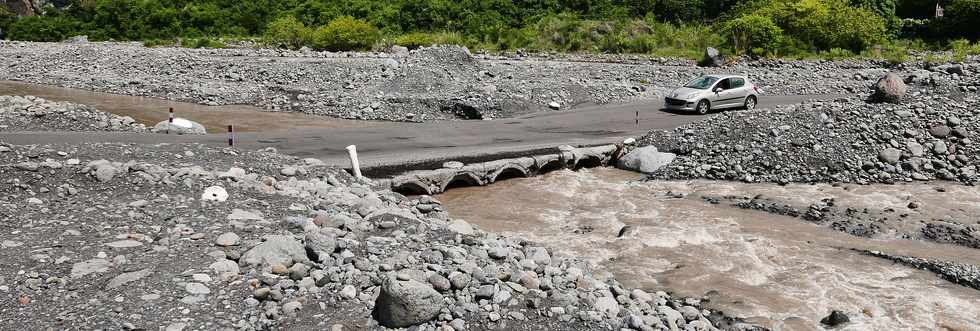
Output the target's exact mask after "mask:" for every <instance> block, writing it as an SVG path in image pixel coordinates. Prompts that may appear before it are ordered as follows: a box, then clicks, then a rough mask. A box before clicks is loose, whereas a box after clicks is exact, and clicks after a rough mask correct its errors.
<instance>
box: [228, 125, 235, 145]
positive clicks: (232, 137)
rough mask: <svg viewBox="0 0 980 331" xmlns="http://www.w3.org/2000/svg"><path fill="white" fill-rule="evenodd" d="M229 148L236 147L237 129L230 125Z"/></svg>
mask: <svg viewBox="0 0 980 331" xmlns="http://www.w3.org/2000/svg"><path fill="white" fill-rule="evenodd" d="M228 146H231V147H235V127H234V126H232V125H231V124H228Z"/></svg>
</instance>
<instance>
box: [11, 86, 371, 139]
mask: <svg viewBox="0 0 980 331" xmlns="http://www.w3.org/2000/svg"><path fill="white" fill-rule="evenodd" d="M0 95H33V96H36V97H41V98H44V99H48V100H52V101H68V102H74V103H80V104H86V105H90V106H94V107H95V108H96V109H99V110H101V111H105V112H109V113H113V114H116V115H120V116H129V117H132V118H133V119H135V120H136V121H137V122H139V123H143V124H145V125H147V126H149V127H152V126H153V125H156V124H157V123H159V122H161V121H165V120H167V119H168V118H169V117H170V113H169V109H170V108H173V109H174V112H175V114H176V117H182V118H186V119H189V120H192V121H195V122H198V123H201V125H204V127H205V128H206V129H207V130H208V132H209V133H224V132H226V131H227V129H228V125H234V126H235V131H236V132H258V131H262V132H270V131H286V130H292V129H310V128H361V127H375V126H382V125H385V123H382V122H371V121H353V120H343V119H334V118H329V117H322V116H314V115H307V114H302V113H287V112H268V111H263V110H261V109H259V108H257V107H253V106H247V105H228V106H205V105H199V104H194V103H186V102H177V101H170V100H163V99H156V98H149V97H134V96H127V95H118V94H110V93H102V92H92V91H85V90H78V89H72V88H64V87H56V86H47V85H37V84H30V83H22V82H13V81H0Z"/></svg>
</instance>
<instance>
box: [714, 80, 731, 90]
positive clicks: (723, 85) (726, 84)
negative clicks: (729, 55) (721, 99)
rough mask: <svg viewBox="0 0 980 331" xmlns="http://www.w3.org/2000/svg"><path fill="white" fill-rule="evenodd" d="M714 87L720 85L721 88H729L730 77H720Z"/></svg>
mask: <svg viewBox="0 0 980 331" xmlns="http://www.w3.org/2000/svg"><path fill="white" fill-rule="evenodd" d="M715 87H716V88H718V87H720V88H721V89H722V90H727V89H731V79H729V78H726V79H722V80H721V81H720V82H718V85H715Z"/></svg>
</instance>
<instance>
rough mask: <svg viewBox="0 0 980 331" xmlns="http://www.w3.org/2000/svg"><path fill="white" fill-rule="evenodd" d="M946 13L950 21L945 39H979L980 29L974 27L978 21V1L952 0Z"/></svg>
mask: <svg viewBox="0 0 980 331" xmlns="http://www.w3.org/2000/svg"><path fill="white" fill-rule="evenodd" d="M946 13H947V17H948V19H949V21H950V22H949V23H950V29H949V30H946V31H945V32H946V37H947V38H955V37H965V38H970V39H974V40H977V39H978V38H980V29H977V27H976V24H977V22H978V21H980V0H953V2H952V3H950V4H949V6H948V7H946Z"/></svg>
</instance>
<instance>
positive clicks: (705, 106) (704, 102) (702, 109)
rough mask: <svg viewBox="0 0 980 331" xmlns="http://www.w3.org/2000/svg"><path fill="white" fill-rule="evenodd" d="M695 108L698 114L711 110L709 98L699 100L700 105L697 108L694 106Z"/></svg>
mask: <svg viewBox="0 0 980 331" xmlns="http://www.w3.org/2000/svg"><path fill="white" fill-rule="evenodd" d="M694 110H696V111H697V112H698V114H701V115H704V114H707V113H708V111H709V110H711V104H709V103H708V100H701V101H698V106H697V108H694Z"/></svg>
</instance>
